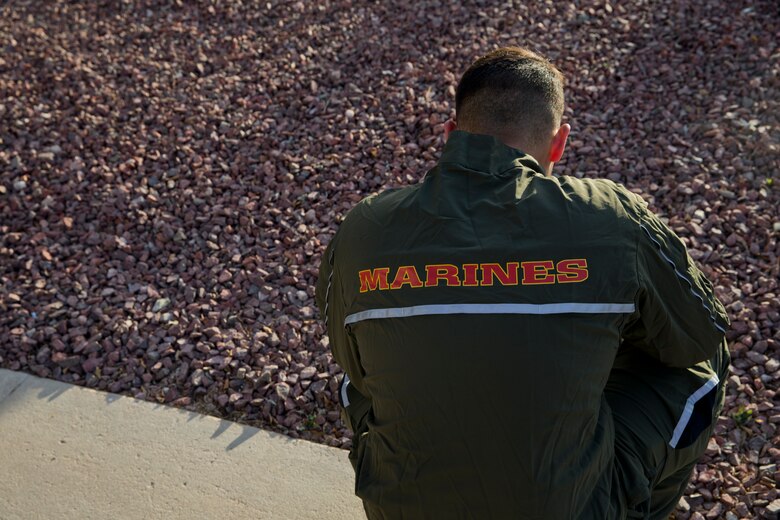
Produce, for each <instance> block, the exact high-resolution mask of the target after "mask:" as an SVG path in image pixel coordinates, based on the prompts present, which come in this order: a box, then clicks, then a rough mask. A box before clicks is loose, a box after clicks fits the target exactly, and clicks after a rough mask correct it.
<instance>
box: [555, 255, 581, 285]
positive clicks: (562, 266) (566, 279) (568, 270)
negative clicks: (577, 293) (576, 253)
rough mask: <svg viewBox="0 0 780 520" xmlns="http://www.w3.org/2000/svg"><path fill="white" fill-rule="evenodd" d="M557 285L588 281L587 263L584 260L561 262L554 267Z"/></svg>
mask: <svg viewBox="0 0 780 520" xmlns="http://www.w3.org/2000/svg"><path fill="white" fill-rule="evenodd" d="M555 270H556V271H558V283H577V282H584V281H585V280H587V279H588V261H587V260H586V259H584V258H577V259H571V260H561V261H560V262H558V265H557V266H555Z"/></svg>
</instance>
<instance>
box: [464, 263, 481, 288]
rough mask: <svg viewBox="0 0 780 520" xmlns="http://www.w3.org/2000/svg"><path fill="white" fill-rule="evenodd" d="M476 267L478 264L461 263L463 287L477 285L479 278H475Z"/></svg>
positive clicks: (477, 267)
mask: <svg viewBox="0 0 780 520" xmlns="http://www.w3.org/2000/svg"><path fill="white" fill-rule="evenodd" d="M478 269H479V264H463V286H464V287H479V280H477V270H478Z"/></svg>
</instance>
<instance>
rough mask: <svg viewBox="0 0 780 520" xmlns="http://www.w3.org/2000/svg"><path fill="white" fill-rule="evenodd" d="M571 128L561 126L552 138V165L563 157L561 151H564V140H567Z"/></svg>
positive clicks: (567, 125)
mask: <svg viewBox="0 0 780 520" xmlns="http://www.w3.org/2000/svg"><path fill="white" fill-rule="evenodd" d="M570 132H571V126H570V125H569V124H564V125H561V127H560V128H559V129H558V131H557V132H556V133H555V135H554V136H553V138H552V142H551V143H550V157H549V160H550V162H552V163H556V162H558V161H560V160H561V157H563V151H564V150H565V149H566V140H567V139H568V138H569V133H570Z"/></svg>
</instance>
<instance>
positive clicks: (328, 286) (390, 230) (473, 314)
mask: <svg viewBox="0 0 780 520" xmlns="http://www.w3.org/2000/svg"><path fill="white" fill-rule="evenodd" d="M317 303H318V306H319V308H320V311H321V313H322V316H323V317H324V318H325V320H326V324H327V329H328V335H329V338H330V345H331V348H332V350H333V355H334V357H335V359H336V361H337V362H338V363H339V364H340V365H341V366H342V367H343V368H344V371H345V372H346V374H347V376H348V378H345V381H346V384H344V385H343V386H342V392H341V394H342V403H343V404H344V405H345V407H346V410H347V420H348V423H349V425H350V427H351V428H352V429H353V431H355V433H356V435H355V441H354V447H353V453H352V455H351V458H352V460H353V464H354V465H355V470H356V483H355V489H356V493H357V495H358V496H359V497H361V498H362V499H363V500H364V502H365V504H366V506H367V511H370V512H373V513H372V514H373V515H374V516H380V515H381V516H384V517H387V518H534V519H569V518H580V517H582V518H608V516H609V512H608V511H607V510H606V509H605V508H606V506H605V505H604V504H607V503H609V502H610V501H611V500H612V499H613V498H614V497H612V496H611V494H614V493H615V492H616V491H615V489H616V486H615V483H614V482H612V476H613V464H614V461H613V459H614V454H613V434H614V430H613V423H612V419H611V416H610V411H609V407H608V406H606V405H605V400H604V395H603V391H604V386H605V383H606V381H607V378H608V376H609V373H610V370H611V368H612V366H613V361H614V358H615V356H616V353H617V350H618V347H619V346H620V345H621V341H622V340H626V341H631V342H632V343H633V344H636V345H638V346H639V347H640V348H642V349H643V350H644V351H646V352H647V353H649V354H650V355H652V356H653V357H655V358H657V359H658V360H660V361H661V362H663V363H664V364H667V365H669V366H673V367H689V366H692V365H694V364H696V363H698V362H700V361H703V360H706V359H708V358H710V357H712V356H713V355H714V354H715V352H716V351H717V349H718V348H719V347H720V345H721V340H722V338H723V333H724V331H725V329H726V328H727V327H728V320H727V317H726V314H725V311H724V309H723V306H722V305H721V304H720V303H719V302H718V301H717V299H716V298H715V297H714V296H713V290H712V287H711V285H710V283H709V282H708V281H707V280H706V279H705V278H704V277H703V276H702V274H701V273H700V271H699V270H698V269H697V268H696V267H695V266H694V264H693V262H692V261H691V259H690V257H689V256H688V255H687V253H686V251H685V247H684V245H683V244H682V242H681V241H680V240H679V239H678V238H677V237H676V236H675V234H674V233H673V232H672V231H670V230H669V229H668V228H667V226H666V225H664V224H663V223H662V222H661V221H660V220H659V219H658V218H657V217H656V216H654V215H653V214H652V213H650V212H649V211H648V210H647V208H646V204H645V203H644V202H643V201H642V200H641V198H640V197H638V196H637V195H635V194H633V193H631V192H629V191H627V190H626V189H625V188H623V187H622V186H620V185H618V184H615V183H613V182H610V181H607V180H593V179H577V178H572V177H566V176H561V177H548V176H545V175H544V173H543V171H542V169H541V168H540V166H539V165H538V163H537V162H536V161H535V160H534V159H533V158H532V157H530V156H528V155H524V154H523V153H522V152H520V151H519V150H516V149H513V148H510V147H508V146H506V145H504V144H502V143H501V142H499V141H498V140H496V139H494V138H492V137H489V136H484V135H475V134H469V133H466V132H462V131H456V132H454V133H453V134H451V136H450V139H449V140H448V142H447V144H446V146H445V148H444V151H443V154H442V157H441V160H440V161H439V163H438V165H437V166H436V167H435V168H433V169H432V170H431V171H430V172H428V173H427V175H426V176H425V178H424V179H423V181H422V182H421V183H419V184H418V185H415V186H410V187H406V188H402V189H391V190H387V191H385V192H383V193H381V194H379V195H376V196H371V197H368V198H366V199H365V200H363V201H362V202H360V203H359V204H358V205H357V206H356V207H355V208H354V209H353V210H352V211H351V212H350V213H349V214H348V215H347V217H346V219H345V221H344V222H343V223H342V225H341V227H340V229H339V231H338V233H337V234H336V236H335V237H334V238H333V240H332V241H331V243H330V245H329V246H328V248H327V251H326V253H325V257H324V259H323V262H322V265H321V269H320V278H319V282H318V285H317ZM702 377H703V378H705V379H706V374H705V375H703V376H702ZM691 389H692V390H695V386H692V388H691ZM673 405H674V406H677V404H674V403H673ZM684 405H685V403H679V407H680V410H679V412H680V413H681V412H682V408H683V407H684ZM680 434H681V435H678V438H677V439H676V440H675V439H670V443H671V444H672V445H673V446H674V443H676V442H680V440H681V438H682V437H684V435H685V432H680Z"/></svg>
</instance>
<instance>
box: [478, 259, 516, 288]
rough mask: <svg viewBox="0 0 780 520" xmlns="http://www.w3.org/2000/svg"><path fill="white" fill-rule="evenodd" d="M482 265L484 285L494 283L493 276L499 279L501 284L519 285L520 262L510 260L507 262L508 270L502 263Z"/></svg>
mask: <svg viewBox="0 0 780 520" xmlns="http://www.w3.org/2000/svg"><path fill="white" fill-rule="evenodd" d="M480 266H481V267H482V285H483V286H490V285H493V278H496V279H497V280H498V283H500V284H501V285H517V268H518V267H519V266H520V264H519V263H518V262H509V263H508V264H506V271H505V270H504V268H503V267H501V264H480Z"/></svg>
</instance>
